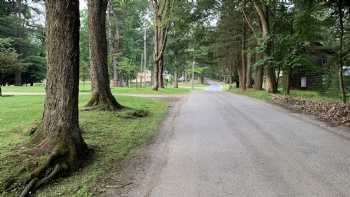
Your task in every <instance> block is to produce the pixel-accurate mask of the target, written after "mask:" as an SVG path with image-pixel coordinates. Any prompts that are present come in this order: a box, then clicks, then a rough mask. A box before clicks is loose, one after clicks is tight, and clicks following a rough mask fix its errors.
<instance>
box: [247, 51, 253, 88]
mask: <svg viewBox="0 0 350 197" xmlns="http://www.w3.org/2000/svg"><path fill="white" fill-rule="evenodd" d="M251 64H252V55H251V53H250V52H248V53H247V77H246V78H247V88H252V75H251V73H252V72H251Z"/></svg>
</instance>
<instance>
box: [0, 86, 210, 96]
mask: <svg viewBox="0 0 350 197" xmlns="http://www.w3.org/2000/svg"><path fill="white" fill-rule="evenodd" d="M207 87H208V86H207V85H202V84H199V83H196V84H195V86H194V90H206V89H207ZM79 90H80V93H87V94H88V93H90V92H91V86H90V85H89V84H82V83H81V84H80V87H79ZM111 90H112V93H113V94H150V95H151V94H154V95H164V94H169V95H173V94H186V93H189V92H191V90H192V87H191V84H189V83H180V84H179V88H172V87H167V88H160V89H159V91H158V92H157V91H154V90H152V88H151V87H145V88H140V87H131V88H128V87H116V88H111ZM2 91H3V93H4V95H6V94H14V93H33V94H34V93H37V94H43V93H45V87H44V85H43V84H40V83H38V84H35V85H34V86H3V87H2Z"/></svg>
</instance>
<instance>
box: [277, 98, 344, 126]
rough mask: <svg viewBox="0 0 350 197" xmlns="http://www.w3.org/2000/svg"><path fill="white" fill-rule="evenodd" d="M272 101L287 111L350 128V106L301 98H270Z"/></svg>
mask: <svg viewBox="0 0 350 197" xmlns="http://www.w3.org/2000/svg"><path fill="white" fill-rule="evenodd" d="M272 101H273V102H274V103H277V104H279V105H282V106H284V107H287V108H288V109H291V110H295V111H298V112H304V113H308V114H312V115H315V116H316V117H318V118H319V119H321V120H323V121H327V122H330V123H332V124H334V125H336V126H340V125H344V126H348V127H350V105H349V104H343V103H339V102H328V101H316V100H310V99H305V98H301V97H292V96H281V95H274V96H272Z"/></svg>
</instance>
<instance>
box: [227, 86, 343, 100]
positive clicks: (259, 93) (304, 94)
mask: <svg viewBox="0 0 350 197" xmlns="http://www.w3.org/2000/svg"><path fill="white" fill-rule="evenodd" d="M223 89H224V90H226V91H230V92H233V93H236V94H241V95H245V96H249V97H253V98H256V99H260V100H265V101H271V100H272V94H270V93H268V92H266V91H265V90H255V89H248V90H246V91H242V90H241V89H239V88H232V89H230V90H228V86H224V87H223ZM279 94H281V93H279ZM281 95H282V94H281ZM289 96H292V97H301V98H304V99H310V100H317V101H340V99H339V98H338V97H336V96H327V95H322V94H320V93H319V92H317V91H308V90H291V91H290V95H289Z"/></svg>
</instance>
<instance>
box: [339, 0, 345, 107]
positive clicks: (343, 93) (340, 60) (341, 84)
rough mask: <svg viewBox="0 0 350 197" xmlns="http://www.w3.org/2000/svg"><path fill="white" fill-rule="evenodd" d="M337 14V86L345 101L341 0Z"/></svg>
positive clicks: (341, 0)
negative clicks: (338, 31)
mask: <svg viewBox="0 0 350 197" xmlns="http://www.w3.org/2000/svg"><path fill="white" fill-rule="evenodd" d="M337 5H338V14H339V28H340V39H339V52H338V61H339V88H340V93H341V98H342V101H343V103H346V100H347V98H346V91H345V84H344V74H343V69H344V54H343V50H344V49H343V47H344V11H343V0H340V1H339V2H338V3H337Z"/></svg>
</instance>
